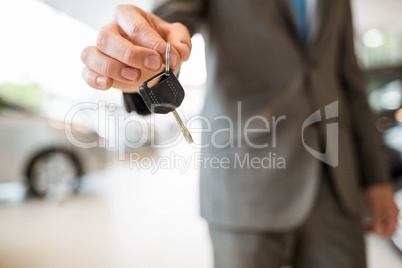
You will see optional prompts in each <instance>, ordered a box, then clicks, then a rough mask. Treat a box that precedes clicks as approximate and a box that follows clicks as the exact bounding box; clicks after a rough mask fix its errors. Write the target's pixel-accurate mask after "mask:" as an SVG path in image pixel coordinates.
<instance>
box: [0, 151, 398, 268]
mask: <svg viewBox="0 0 402 268" xmlns="http://www.w3.org/2000/svg"><path fill="white" fill-rule="evenodd" d="M179 148H182V147H181V146H179ZM176 149H177V148H176ZM177 150H178V151H177ZM177 150H176V152H175V153H176V154H179V152H184V151H185V150H182V149H177ZM170 153H171V152H165V153H163V154H165V155H169V154H170ZM146 155H148V153H146ZM181 155H186V154H185V153H182V154H181ZM187 155H190V154H188V153H187ZM133 159H134V158H133ZM131 165H132V166H131V167H130V161H129V160H127V161H120V162H115V163H113V164H111V165H110V167H109V168H108V169H107V170H106V171H105V172H102V173H99V174H93V175H91V176H88V177H87V178H86V179H85V183H84V188H83V192H82V193H81V194H79V195H78V196H73V197H67V198H66V199H65V200H64V201H62V202H57V201H55V200H48V201H39V200H32V199H30V200H25V201H21V200H20V201H19V199H18V190H17V189H16V188H18V187H17V186H15V185H12V184H6V185H2V186H0V219H1V220H0V268H28V267H29V268H54V267H57V268H88V267H97V268H111V267H116V268H126V267H127V268H129V267H130V268H133V267H139V268H156V267H158V268H159V267H165V268H170V267H171V268H181V267H183V268H188V267H191V268H210V267H212V261H211V256H212V254H211V249H210V246H209V238H208V229H207V227H206V224H205V223H204V222H203V221H202V219H201V218H200V217H199V216H198V188H197V187H198V182H197V172H196V170H195V168H194V167H193V166H191V167H190V168H189V169H188V170H186V171H185V172H184V170H182V171H183V173H181V171H180V169H179V167H177V168H176V169H162V170H158V172H157V174H158V176H157V175H155V174H152V169H150V168H149V167H148V168H146V167H147V166H148V165H151V164H150V163H148V164H147V163H146V162H143V163H141V165H142V166H140V165H139V163H138V162H136V163H134V162H133V161H131ZM13 194H14V197H13ZM6 195H8V196H6ZM367 242H368V247H367V250H368V258H369V267H370V268H383V267H387V268H397V267H401V264H402V255H400V254H398V253H397V251H396V250H395V249H394V248H392V246H391V245H390V243H389V242H388V241H386V240H382V239H379V238H376V237H374V236H368V237H367Z"/></svg>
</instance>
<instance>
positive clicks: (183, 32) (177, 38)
mask: <svg viewBox="0 0 402 268" xmlns="http://www.w3.org/2000/svg"><path fill="white" fill-rule="evenodd" d="M169 26H170V27H169V30H168V34H167V40H168V41H169V42H170V43H171V44H172V47H173V48H174V49H175V50H176V51H177V52H178V53H179V56H180V62H183V61H187V60H188V58H189V57H190V53H191V49H192V44H191V37H190V33H189V31H188V29H187V27H186V26H184V25H183V24H181V23H172V24H170V25H169ZM175 67H177V66H172V68H175Z"/></svg>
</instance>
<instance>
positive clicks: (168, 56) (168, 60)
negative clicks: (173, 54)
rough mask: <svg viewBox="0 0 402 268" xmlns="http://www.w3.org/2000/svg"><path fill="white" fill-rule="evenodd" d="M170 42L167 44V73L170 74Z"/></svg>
mask: <svg viewBox="0 0 402 268" xmlns="http://www.w3.org/2000/svg"><path fill="white" fill-rule="evenodd" d="M169 72H170V42H167V44H166V60H165V75H166V76H169V75H170V73H169Z"/></svg>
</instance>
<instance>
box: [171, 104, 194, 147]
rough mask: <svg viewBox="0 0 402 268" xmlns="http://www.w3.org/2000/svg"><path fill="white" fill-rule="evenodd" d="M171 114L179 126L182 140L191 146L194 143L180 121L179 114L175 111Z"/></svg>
mask: <svg viewBox="0 0 402 268" xmlns="http://www.w3.org/2000/svg"><path fill="white" fill-rule="evenodd" d="M172 113H173V115H174V118H176V121H177V123H178V124H179V126H180V130H181V133H183V136H184V138H185V139H186V141H187V142H188V143H189V144H192V143H193V142H194V141H193V137H191V134H190V132H189V131H188V129H187V127H186V126H185V125H184V123H183V121H181V118H180V116H179V114H178V113H177V111H176V110H173V111H172Z"/></svg>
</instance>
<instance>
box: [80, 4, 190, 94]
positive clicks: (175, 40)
mask: <svg viewBox="0 0 402 268" xmlns="http://www.w3.org/2000/svg"><path fill="white" fill-rule="evenodd" d="M166 42H170V43H171V45H172V47H171V54H170V67H171V68H177V67H178V66H179V65H180V63H181V62H183V61H186V60H188V58H189V56H190V52H191V37H190V33H189V31H188V29H187V28H186V27H185V26H184V25H183V24H181V23H168V22H166V21H164V20H162V19H160V18H159V17H157V16H156V15H154V14H151V13H147V12H145V11H143V10H141V9H139V8H137V7H135V6H130V5H120V6H118V7H117V8H116V10H115V13H114V21H113V22H112V23H110V24H108V25H106V26H105V27H103V28H102V29H101V30H100V32H99V34H98V38H97V40H96V46H90V47H87V48H85V49H84V50H83V51H82V54H81V59H82V61H83V62H84V64H85V65H86V67H85V68H84V69H83V71H82V76H83V78H84V80H85V81H86V82H87V84H88V85H89V86H91V87H93V88H96V89H103V90H105V89H109V88H110V87H112V86H113V87H116V88H120V89H122V90H123V91H125V92H136V91H138V87H139V86H140V85H141V83H142V82H144V81H145V80H146V79H148V78H149V77H151V76H152V75H153V74H155V73H156V72H158V71H161V70H162V69H163V64H164V61H165V51H166Z"/></svg>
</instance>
